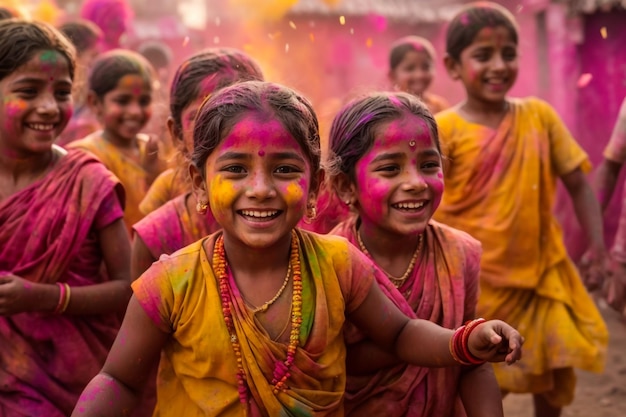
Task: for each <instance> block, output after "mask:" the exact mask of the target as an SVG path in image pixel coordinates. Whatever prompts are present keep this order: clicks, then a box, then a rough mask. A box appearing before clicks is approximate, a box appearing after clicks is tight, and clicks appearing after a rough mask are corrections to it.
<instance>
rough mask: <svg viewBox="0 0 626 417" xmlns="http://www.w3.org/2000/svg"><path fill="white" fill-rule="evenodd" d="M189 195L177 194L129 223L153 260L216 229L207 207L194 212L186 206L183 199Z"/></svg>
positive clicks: (216, 225) (190, 196)
mask: <svg viewBox="0 0 626 417" xmlns="http://www.w3.org/2000/svg"><path fill="white" fill-rule="evenodd" d="M191 198H193V196H192V195H191V194H190V193H188V194H185V195H181V196H178V197H176V198H175V199H173V200H171V201H169V202H168V203H166V204H165V205H164V206H162V207H159V208H158V209H156V210H155V211H153V212H152V213H150V214H148V215H147V216H146V217H144V218H143V219H141V220H140V221H139V222H138V223H137V224H135V225H134V226H133V230H134V232H135V234H136V235H137V236H139V237H140V238H141V240H142V241H143V242H144V244H145V245H146V247H147V248H148V250H149V251H150V254H151V255H152V256H153V258H154V259H159V257H160V256H161V255H163V254H165V255H170V254H172V253H174V252H176V251H177V250H179V249H182V248H184V247H185V246H188V245H191V244H192V243H193V242H195V241H197V240H200V239H202V238H204V237H207V236H208V235H210V234H211V233H214V232H216V231H217V230H219V229H220V225H219V224H218V223H217V222H216V221H215V218H214V217H213V214H212V213H211V210H207V212H206V214H198V212H197V211H196V210H189V209H188V207H187V201H188V200H189V199H191Z"/></svg>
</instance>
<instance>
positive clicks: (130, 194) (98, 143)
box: [68, 131, 148, 231]
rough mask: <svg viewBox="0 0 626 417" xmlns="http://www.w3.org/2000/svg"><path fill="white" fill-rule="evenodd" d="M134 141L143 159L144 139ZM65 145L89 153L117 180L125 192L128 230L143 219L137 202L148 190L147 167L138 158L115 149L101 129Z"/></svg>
mask: <svg viewBox="0 0 626 417" xmlns="http://www.w3.org/2000/svg"><path fill="white" fill-rule="evenodd" d="M137 143H138V145H139V153H140V155H139V157H140V159H143V158H144V157H145V152H146V144H147V141H146V140H143V139H139V140H138V141H137ZM68 148H71V149H82V150H85V151H88V152H91V153H92V154H93V155H95V156H96V158H98V159H99V160H100V161H101V162H102V163H103V164H104V165H105V166H106V167H107V168H108V169H109V170H111V172H113V174H115V175H116V176H117V177H118V178H119V179H120V181H121V182H122V185H123V186H124V190H125V191H126V208H125V209H124V223H126V227H127V229H128V230H129V231H130V230H131V228H132V226H133V225H134V224H135V223H137V222H138V221H139V220H141V219H142V218H143V214H142V213H141V211H140V210H139V204H140V203H141V200H143V198H144V196H145V195H146V193H147V192H148V173H147V172H146V170H145V169H144V168H143V167H142V166H141V165H140V164H139V163H137V161H135V160H133V159H131V158H129V157H128V156H126V155H124V154H123V153H122V152H121V151H120V150H119V149H118V148H116V147H115V146H114V145H113V144H111V143H110V142H108V141H107V140H106V139H104V138H103V137H102V131H98V132H95V133H92V134H91V135H89V136H87V137H86V138H84V139H81V140H77V141H75V142H72V143H70V144H69V145H68Z"/></svg>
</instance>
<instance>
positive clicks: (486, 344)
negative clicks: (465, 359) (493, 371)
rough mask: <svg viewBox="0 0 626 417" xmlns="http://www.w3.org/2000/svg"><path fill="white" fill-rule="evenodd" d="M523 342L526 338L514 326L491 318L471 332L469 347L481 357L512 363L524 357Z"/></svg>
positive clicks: (492, 360) (476, 355) (489, 360)
mask: <svg viewBox="0 0 626 417" xmlns="http://www.w3.org/2000/svg"><path fill="white" fill-rule="evenodd" d="M523 344H524V338H523V337H522V336H521V335H520V334H519V332H518V331H517V330H515V329H514V328H513V327H511V326H509V325H508V324H506V323H505V322H503V321H501V320H489V321H486V322H484V323H481V324H479V325H478V326H476V328H475V329H474V330H473V331H472V332H471V334H470V336H469V341H468V348H469V350H470V352H471V353H472V355H474V356H475V357H477V358H479V359H482V360H485V361H488V362H503V361H505V362H506V363H507V364H509V365H511V364H513V363H515V362H517V361H518V360H520V359H521V358H522V345H523Z"/></svg>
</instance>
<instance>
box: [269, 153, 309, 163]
mask: <svg viewBox="0 0 626 417" xmlns="http://www.w3.org/2000/svg"><path fill="white" fill-rule="evenodd" d="M268 156H269V157H270V158H273V159H296V160H298V161H302V162H304V158H302V156H300V155H299V154H297V153H296V152H273V153H270V154H268Z"/></svg>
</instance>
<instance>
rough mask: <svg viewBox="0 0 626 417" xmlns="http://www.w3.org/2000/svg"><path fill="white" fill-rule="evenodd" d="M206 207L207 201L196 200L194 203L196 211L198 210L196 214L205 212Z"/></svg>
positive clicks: (207, 205)
mask: <svg viewBox="0 0 626 417" xmlns="http://www.w3.org/2000/svg"><path fill="white" fill-rule="evenodd" d="M208 208H209V203H205V202H202V201H198V203H197V204H196V211H197V212H198V214H206V212H207V209H208Z"/></svg>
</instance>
